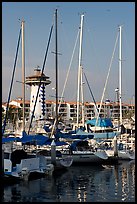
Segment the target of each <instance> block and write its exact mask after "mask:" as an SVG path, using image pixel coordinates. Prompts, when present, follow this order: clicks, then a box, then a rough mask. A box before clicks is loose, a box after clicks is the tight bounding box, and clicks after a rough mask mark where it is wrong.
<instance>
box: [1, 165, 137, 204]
mask: <svg viewBox="0 0 137 204" xmlns="http://www.w3.org/2000/svg"><path fill="white" fill-rule="evenodd" d="M3 201H4V202H96V201H97V202H114V201H116V202H118V201H124V202H131V201H132V202H134V201H135V162H122V163H121V164H118V165H104V166H97V167H96V166H71V168H69V170H68V171H66V172H64V173H61V174H60V175H56V176H54V177H53V176H52V177H46V178H42V179H38V180H33V181H29V182H25V181H23V182H21V183H19V184H15V185H12V186H5V187H4V200H3Z"/></svg>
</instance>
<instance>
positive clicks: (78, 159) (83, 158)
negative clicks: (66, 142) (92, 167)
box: [62, 151, 108, 163]
mask: <svg viewBox="0 0 137 204" xmlns="http://www.w3.org/2000/svg"><path fill="white" fill-rule="evenodd" d="M62 154H63V153H62ZM66 154H67V153H64V154H63V155H66ZM71 155H72V158H73V163H92V162H94V163H97V162H102V161H104V160H107V159H108V156H107V154H106V153H105V152H104V151H97V152H91V151H73V152H72V154H71Z"/></svg>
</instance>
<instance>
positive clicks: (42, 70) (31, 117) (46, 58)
mask: <svg viewBox="0 0 137 204" xmlns="http://www.w3.org/2000/svg"><path fill="white" fill-rule="evenodd" d="M52 30H53V25H52V26H51V29H50V34H49V40H48V45H47V49H46V53H45V57H44V62H43V67H42V73H41V77H40V82H39V86H38V91H37V95H36V100H35V104H34V109H33V112H32V115H31V121H30V125H29V130H28V134H29V132H30V128H31V124H32V120H33V116H34V112H35V107H36V103H37V99H38V94H39V90H40V86H41V81H42V75H43V72H44V67H45V62H46V59H47V54H48V49H49V44H50V40H51V34H52Z"/></svg>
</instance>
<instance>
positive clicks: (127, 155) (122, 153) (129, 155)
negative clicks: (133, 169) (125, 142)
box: [106, 150, 135, 160]
mask: <svg viewBox="0 0 137 204" xmlns="http://www.w3.org/2000/svg"><path fill="white" fill-rule="evenodd" d="M106 153H107V154H108V156H109V157H113V156H114V150H106ZM118 157H119V159H123V160H134V159H135V152H130V151H128V150H118Z"/></svg>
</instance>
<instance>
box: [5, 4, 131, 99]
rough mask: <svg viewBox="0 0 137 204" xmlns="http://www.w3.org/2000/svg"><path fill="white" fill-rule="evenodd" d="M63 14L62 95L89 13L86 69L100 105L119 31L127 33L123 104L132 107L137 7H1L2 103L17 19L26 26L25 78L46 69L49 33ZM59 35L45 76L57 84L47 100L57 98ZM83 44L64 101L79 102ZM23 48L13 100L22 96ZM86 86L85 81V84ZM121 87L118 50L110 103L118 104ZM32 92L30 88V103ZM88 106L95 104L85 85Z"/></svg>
mask: <svg viewBox="0 0 137 204" xmlns="http://www.w3.org/2000/svg"><path fill="white" fill-rule="evenodd" d="M56 8H57V9H58V52H60V53H61V54H62V55H59V58H58V67H59V94H60V95H61V92H62V89H63V86H64V82H65V78H66V74H67V71H68V67H69V64H70V61H71V57H72V52H73V48H74V44H75V41H76V36H77V33H78V29H79V26H80V14H82V13H84V27H83V41H82V43H83V44H82V65H83V68H84V72H85V74H86V76H87V78H88V81H89V84H90V87H91V90H92V92H93V94H94V97H95V99H96V101H100V100H101V97H102V93H103V88H104V85H105V81H106V77H107V73H108V69H109V64H110V61H111V57H112V52H113V49H114V44H115V41H116V35H117V32H118V26H119V25H123V29H122V59H123V61H122V101H123V102H127V103H131V102H132V101H134V95H135V3H134V2H21V3H20V2H3V3H2V101H3V102H4V101H7V98H8V93H9V86H10V82H11V75H12V71H13V65H14V59H15V52H16V47H17V40H18V35H19V29H20V22H19V20H18V19H21V20H22V19H24V20H25V67H26V68H25V69H26V76H28V75H31V74H33V70H34V68H36V67H37V65H39V66H40V67H42V65H43V60H44V54H45V50H46V47H47V41H48V37H49V32H50V28H51V25H52V21H53V19H54V12H55V9H56ZM54 42H55V32H53V35H52V39H51V44H50V49H49V53H48V58H47V62H46V66H45V69H44V73H45V74H46V75H47V76H49V77H50V80H51V81H52V83H51V84H50V85H48V86H47V87H46V90H47V93H46V97H47V99H54V98H53V97H51V96H54V95H55V92H54V90H53V89H52V88H53V87H55V55H54V54H53V53H52V51H55V43H54ZM78 52H79V41H78V43H77V46H76V50H75V53H74V58H73V61H72V65H71V68H70V74H69V78H68V82H67V85H66V89H65V93H64V97H65V100H66V101H67V100H69V101H75V100H76V97H77V69H78ZM21 80H22V79H21V44H20V49H19V56H18V61H17V67H16V74H15V79H14V86H13V91H12V96H11V99H15V98H16V97H18V96H21V95H22V93H21V90H22V87H21V83H18V82H16V81H21ZM84 82H85V79H84ZM117 87H118V45H117V49H116V53H115V55H114V59H113V63H112V67H111V71H110V76H109V80H108V84H107V89H106V92H105V97H104V100H105V99H106V98H109V99H110V100H112V101H115V98H116V97H115V88H117ZM29 96H30V89H29V88H26V97H27V99H29ZM84 100H85V101H93V100H92V97H91V95H90V92H89V89H88V86H87V84H86V82H85V84H84Z"/></svg>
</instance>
